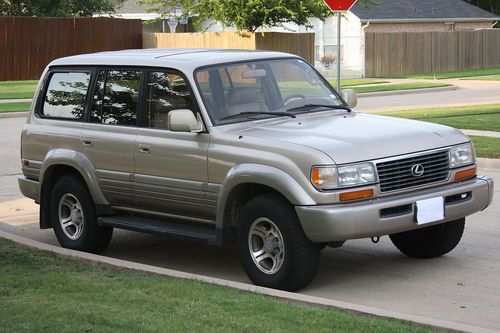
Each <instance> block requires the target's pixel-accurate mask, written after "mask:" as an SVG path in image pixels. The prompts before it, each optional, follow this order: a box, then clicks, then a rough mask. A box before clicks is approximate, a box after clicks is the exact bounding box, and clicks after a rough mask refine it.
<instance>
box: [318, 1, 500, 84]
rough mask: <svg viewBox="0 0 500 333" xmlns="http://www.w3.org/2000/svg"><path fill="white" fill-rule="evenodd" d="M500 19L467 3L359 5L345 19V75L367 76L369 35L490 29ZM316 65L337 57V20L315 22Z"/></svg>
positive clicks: (343, 53) (378, 2)
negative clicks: (372, 33) (365, 70)
mask: <svg viewBox="0 0 500 333" xmlns="http://www.w3.org/2000/svg"><path fill="white" fill-rule="evenodd" d="M499 20H500V18H499V17H498V16H496V15H494V14H492V13H490V12H487V11H485V10H483V9H481V8H478V7H476V6H473V5H471V4H469V3H467V2H465V1H463V0H377V1H376V4H374V5H371V6H369V7H368V8H367V7H365V6H363V5H361V4H356V5H354V7H353V8H352V9H351V11H350V12H349V13H348V14H347V15H346V16H345V17H344V18H343V20H342V29H341V30H342V40H341V46H340V47H341V54H342V56H341V61H342V62H341V64H342V68H343V69H342V71H343V76H352V77H359V76H362V75H363V73H364V54H365V52H364V41H365V36H364V34H365V32H426V31H455V30H475V29H490V28H492V27H493V26H494V25H495V24H496V23H497V21H499ZM312 23H313V25H314V32H315V33H316V65H317V66H320V67H321V62H320V60H321V58H322V57H323V56H325V55H336V54H337V20H336V18H335V17H330V18H328V19H327V20H326V21H325V22H320V21H319V20H312Z"/></svg>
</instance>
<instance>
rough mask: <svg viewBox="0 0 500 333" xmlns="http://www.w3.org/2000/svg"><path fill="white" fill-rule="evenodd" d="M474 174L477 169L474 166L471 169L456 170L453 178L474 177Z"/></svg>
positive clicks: (456, 179) (457, 179)
mask: <svg viewBox="0 0 500 333" xmlns="http://www.w3.org/2000/svg"><path fill="white" fill-rule="evenodd" d="M476 175H477V169H476V168H475V167H474V168H471V169H467V170H463V171H459V172H457V173H456V174H455V178H454V180H455V181H459V180H464V179H469V178H473V177H475V176H476Z"/></svg>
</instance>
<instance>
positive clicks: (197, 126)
mask: <svg viewBox="0 0 500 333" xmlns="http://www.w3.org/2000/svg"><path fill="white" fill-rule="evenodd" d="M167 121H168V129H169V130H171V131H172V132H192V133H199V132H201V131H202V130H203V125H202V123H201V121H199V120H198V119H197V118H196V116H195V115H194V113H193V111H191V110H187V109H181V110H173V111H170V112H169V113H168V120H167Z"/></svg>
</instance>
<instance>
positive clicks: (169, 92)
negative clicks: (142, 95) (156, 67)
mask: <svg viewBox="0 0 500 333" xmlns="http://www.w3.org/2000/svg"><path fill="white" fill-rule="evenodd" d="M147 96H148V97H147V102H148V105H147V110H148V111H147V125H148V126H149V127H153V128H163V129H167V128H168V124H167V119H168V113H169V112H170V111H172V110H179V109H189V110H193V111H194V109H193V106H194V104H193V100H192V97H191V94H190V92H189V87H188V85H187V83H186V81H184V79H183V78H182V77H181V76H180V75H178V74H172V73H166V72H151V73H149V75H148V93H147Z"/></svg>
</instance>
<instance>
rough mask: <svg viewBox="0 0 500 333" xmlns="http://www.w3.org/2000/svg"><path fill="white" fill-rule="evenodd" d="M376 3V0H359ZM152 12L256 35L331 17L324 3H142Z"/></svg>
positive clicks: (270, 0)
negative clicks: (180, 12) (184, 15)
mask: <svg viewBox="0 0 500 333" xmlns="http://www.w3.org/2000/svg"><path fill="white" fill-rule="evenodd" d="M360 1H361V2H362V3H365V4H369V3H375V1H374V0H360ZM138 2H139V3H140V4H143V5H146V6H149V7H150V8H151V11H155V12H160V13H162V14H163V15H164V16H168V15H169V12H170V11H171V9H172V8H181V9H182V10H183V12H184V13H189V15H190V16H191V17H193V18H194V19H195V21H197V22H195V23H198V24H199V23H200V21H203V20H206V19H213V20H215V21H217V22H219V23H221V24H222V25H224V26H234V27H235V28H236V29H237V30H238V31H240V32H243V31H248V32H255V31H256V30H257V29H258V28H267V27H280V26H283V25H284V24H285V23H295V24H297V25H304V26H308V27H310V22H309V19H310V18H317V19H320V20H324V19H326V18H327V17H328V16H331V15H332V12H331V11H330V9H329V8H328V7H327V6H326V5H325V4H324V2H323V0H198V1H189V0H140V1H138Z"/></svg>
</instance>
